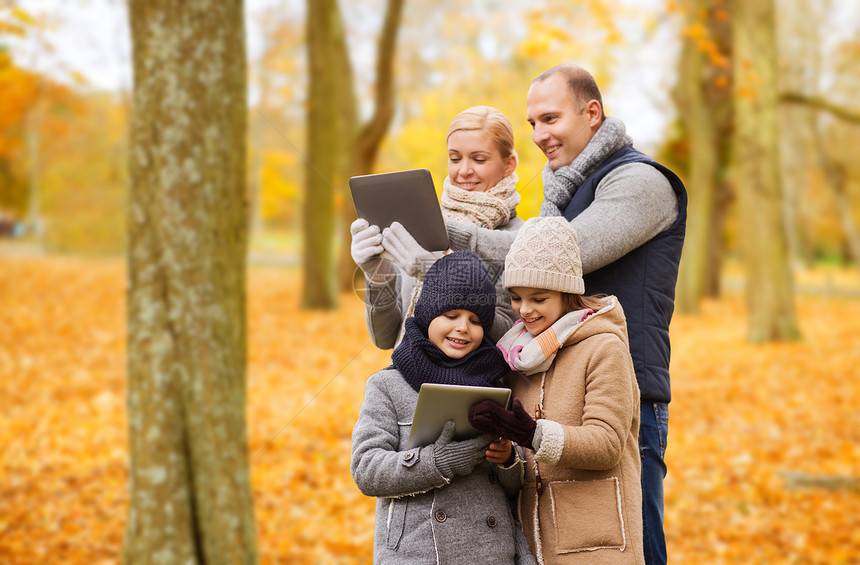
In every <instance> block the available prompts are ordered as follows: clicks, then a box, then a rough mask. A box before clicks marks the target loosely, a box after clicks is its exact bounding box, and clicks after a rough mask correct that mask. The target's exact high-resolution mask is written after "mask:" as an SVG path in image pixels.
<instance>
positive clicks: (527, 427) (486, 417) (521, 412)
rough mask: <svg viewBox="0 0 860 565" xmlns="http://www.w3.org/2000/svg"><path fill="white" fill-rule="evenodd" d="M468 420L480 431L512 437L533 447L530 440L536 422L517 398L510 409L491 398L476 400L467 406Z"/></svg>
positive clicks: (522, 443) (519, 442) (533, 433)
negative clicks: (469, 406)
mask: <svg viewBox="0 0 860 565" xmlns="http://www.w3.org/2000/svg"><path fill="white" fill-rule="evenodd" d="M469 422H470V423H471V424H472V425H473V426H475V427H476V428H477V429H479V430H481V431H482V432H487V433H490V434H493V435H496V436H499V437H503V438H507V439H512V440H514V441H515V442H517V443H518V444H519V445H522V446H523V447H528V448H529V449H534V447H532V440H533V439H534V437H535V429H536V428H537V422H535V421H534V420H533V419H532V417H531V416H529V413H528V412H526V409H525V408H523V403H522V402H520V400H519V398H517V399H515V400H514V404H513V406H512V410H508V409H506V408H504V407H503V406H502V405H501V404H499V403H498V402H494V401H492V400H482V401H480V402H476V403H475V404H473V405H472V407H471V408H469Z"/></svg>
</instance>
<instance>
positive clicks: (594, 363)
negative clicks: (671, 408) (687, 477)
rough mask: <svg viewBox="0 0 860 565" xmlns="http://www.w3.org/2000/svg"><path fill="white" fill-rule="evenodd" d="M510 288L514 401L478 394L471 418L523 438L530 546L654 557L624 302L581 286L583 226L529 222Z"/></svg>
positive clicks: (507, 352) (552, 559)
mask: <svg viewBox="0 0 860 565" xmlns="http://www.w3.org/2000/svg"><path fill="white" fill-rule="evenodd" d="M505 287H506V288H507V289H508V290H509V291H510V294H511V304H512V306H513V309H514V312H515V313H516V314H517V315H518V316H519V321H518V322H517V323H516V324H515V325H514V327H513V328H511V329H510V331H508V332H507V333H506V334H505V335H504V336H503V337H502V338H501V339H500V340H499V342H498V347H499V349H500V350H501V351H502V353H503V355H504V356H505V360H506V361H507V362H508V365H509V366H510V367H511V368H512V369H514V370H515V371H517V372H516V373H512V374H511V375H510V376H509V377H508V379H509V382H508V384H509V385H510V386H511V388H512V389H513V393H514V397H515V401H514V404H513V407H512V409H511V410H508V409H505V408H503V407H501V406H500V405H498V404H496V403H493V402H481V403H477V404H475V405H474V406H473V407H472V410H471V411H470V420H471V421H472V424H473V425H474V426H475V427H477V428H479V429H481V430H483V431H486V432H489V433H492V434H496V435H498V436H500V437H502V438H509V439H512V440H514V441H515V442H516V443H517V444H518V445H519V446H520V447H521V448H524V449H518V450H517V452H516V457H517V458H519V457H520V456H521V455H522V456H524V457H525V461H526V465H525V484H524V486H523V489H522V491H521V492H520V495H519V502H518V506H519V513H520V519H521V520H522V521H523V526H524V528H525V532H526V537H527V538H528V540H529V543H530V545H531V547H532V550H533V551H534V552H535V555H536V556H537V558H538V561H539V562H540V563H542V564H578V563H583V564H584V563H588V564H593V563H611V564H615V563H619V564H620V563H625V564H627V563H630V564H641V563H644V553H643V540H642V490H641V484H640V476H639V474H640V458H639V446H638V434H639V386H638V385H637V383H636V376H635V374H634V371H633V361H632V359H631V357H630V350H629V343H628V338H627V324H626V321H625V317H624V311H623V310H622V308H621V304H620V303H619V302H618V300H617V299H616V298H615V297H614V296H601V297H587V296H583V294H584V292H585V285H584V283H583V280H582V265H581V262H580V258H579V247H578V245H577V240H576V233H575V232H574V231H573V228H571V227H570V224H569V223H568V222H567V221H566V220H565V219H564V218H562V217H549V218H532V219H530V220H528V221H527V222H526V223H525V224H524V225H523V227H522V228H521V229H520V231H519V232H518V234H517V237H516V239H515V241H514V243H513V245H512V246H511V249H510V252H509V253H508V255H507V257H506V259H505ZM524 406H528V407H534V414H533V416H532V414H531V413H530V412H529V411H527V410H526V409H525V408H524ZM512 457H514V456H513V455H512Z"/></svg>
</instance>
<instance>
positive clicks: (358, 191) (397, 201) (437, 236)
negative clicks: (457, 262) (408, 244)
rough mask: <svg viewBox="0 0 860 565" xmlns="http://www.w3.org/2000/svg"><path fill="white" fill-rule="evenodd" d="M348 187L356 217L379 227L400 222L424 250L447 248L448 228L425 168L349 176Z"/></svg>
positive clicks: (431, 180) (442, 249)
mask: <svg viewBox="0 0 860 565" xmlns="http://www.w3.org/2000/svg"><path fill="white" fill-rule="evenodd" d="M349 189H350V192H352V201H353V203H354V204H355V211H356V213H357V214H358V217H359V218H364V219H365V220H367V221H368V223H369V224H371V225H375V226H379V228H380V229H385V228H387V227H388V226H390V225H391V224H392V223H393V222H395V221H396V222H400V223H401V224H403V227H405V228H406V230H407V231H408V232H409V233H410V234H412V237H414V238H415V240H416V241H417V242H418V243H419V244H420V245H421V247H423V248H424V249H426V250H427V251H444V250H446V249H448V230H447V229H446V228H445V220H444V219H442V209H441V208H440V207H439V200H438V198H437V197H436V189H435V188H434V187H433V179H432V178H431V176H430V171H429V170H427V169H411V170H408V171H397V172H394V173H380V174H377V175H362V176H358V177H352V178H351V179H349Z"/></svg>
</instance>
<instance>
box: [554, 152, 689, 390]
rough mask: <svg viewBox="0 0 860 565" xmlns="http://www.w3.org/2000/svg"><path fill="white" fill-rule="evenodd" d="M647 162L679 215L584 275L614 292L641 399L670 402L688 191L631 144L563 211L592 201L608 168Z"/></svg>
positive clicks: (595, 286)
mask: <svg viewBox="0 0 860 565" xmlns="http://www.w3.org/2000/svg"><path fill="white" fill-rule="evenodd" d="M629 163H646V164H648V165H651V166H652V167H654V168H656V169H657V170H658V171H660V172H661V173H663V175H664V176H665V177H666V179H667V180H668V181H669V183H670V184H671V185H672V188H673V189H674V191H675V194H676V195H677V197H678V217H677V219H676V220H675V222H674V223H673V224H672V225H671V226H670V227H669V228H668V229H666V230H664V231H662V232H660V233H659V234H657V235H656V236H654V237H653V238H652V239H650V240H649V241H647V242H646V243H644V244H643V245H641V246H640V247H637V248H636V249H634V250H633V251H631V252H630V253H628V254H627V255H625V256H623V257H621V258H620V259H618V260H616V261H615V262H613V263H610V264H609V265H606V266H604V267H602V268H600V269H598V270H596V271H594V272H591V273H588V274H586V275H585V276H584V279H585V291H586V293H587V294H614V295H615V296H617V297H618V300H619V301H620V302H621V305H622V307H623V308H624V313H625V314H626V315H627V332H628V334H629V337H630V354H631V355H632V357H633V366H634V369H635V371H636V379H637V381H638V382H639V391H640V393H641V396H642V398H643V399H647V400H651V401H656V402H669V401H670V400H671V398H672V395H671V389H670V383H669V354H670V347H669V323H670V322H671V321H672V313H673V312H674V310H675V283H676V282H677V280H678V263H679V262H680V260H681V248H682V247H683V246H684V234H685V232H686V225H687V191H686V190H685V189H684V184H683V183H682V182H681V179H679V178H678V177H677V175H675V173H673V172H672V171H670V170H669V169H667V168H666V167H664V166H663V165H660V164H659V163H657V162H656V161H654V160H653V159H651V158H649V157H648V156H646V155H644V154H643V153H641V152H639V151H637V150H636V149H633V148H632V147H624V148H622V149H619V150H618V151H616V152H615V153H613V154H612V155H610V156H609V157H608V158H607V159H606V160H605V161H604V162H603V163H602V164H601V165H600V167H598V169H597V170H596V171H594V173H592V174H591V175H589V177H588V178H586V179H585V181H584V182H583V183H582V185H581V186H580V187H579V188H578V189H577V190H576V192H575V193H574V195H573V198H571V200H570V203H569V204H568V205H567V208H566V209H565V211H564V217H565V218H567V220H568V221H570V220H572V219H573V218H575V217H576V216H578V215H579V214H580V213H581V212H582V211H583V210H585V209H586V208H588V206H589V205H590V204H591V203H592V202H593V201H594V192H595V190H596V189H597V185H598V184H599V183H600V181H601V180H602V179H603V178H604V177H605V176H606V175H607V174H608V173H609V172H610V171H612V170H613V169H615V168H616V167H620V166H622V165H627V164H629Z"/></svg>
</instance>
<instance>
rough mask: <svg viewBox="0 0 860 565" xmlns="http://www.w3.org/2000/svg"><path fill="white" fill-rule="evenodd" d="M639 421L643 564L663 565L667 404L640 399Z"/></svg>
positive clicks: (664, 554) (664, 555)
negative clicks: (664, 458) (664, 460)
mask: <svg viewBox="0 0 860 565" xmlns="http://www.w3.org/2000/svg"><path fill="white" fill-rule="evenodd" d="M639 410H640V416H641V419H640V421H639V454H640V456H641V457H642V526H643V530H644V531H643V534H644V535H643V542H644V545H645V564H646V565H665V563H666V537H665V536H664V535H663V479H664V478H665V477H666V463H664V462H663V456H664V455H665V454H666V438H667V436H668V435H669V406H668V405H667V404H666V403H664V402H653V401H649V400H645V399H642V404H641V406H640V409H639Z"/></svg>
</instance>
